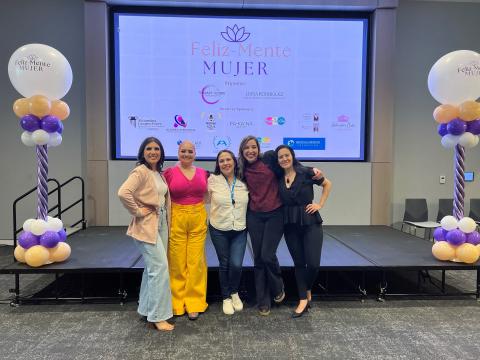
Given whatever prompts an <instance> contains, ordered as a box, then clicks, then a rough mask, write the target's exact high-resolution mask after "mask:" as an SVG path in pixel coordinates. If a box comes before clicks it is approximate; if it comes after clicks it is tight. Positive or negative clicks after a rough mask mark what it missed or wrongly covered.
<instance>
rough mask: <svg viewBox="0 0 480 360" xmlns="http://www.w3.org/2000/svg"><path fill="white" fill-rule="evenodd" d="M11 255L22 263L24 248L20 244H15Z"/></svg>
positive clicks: (23, 260)
mask: <svg viewBox="0 0 480 360" xmlns="http://www.w3.org/2000/svg"><path fill="white" fill-rule="evenodd" d="M13 256H15V259H17V261H19V262H21V263H24V262H25V249H24V248H23V247H21V246H20V245H17V247H16V248H15V250H14V251H13Z"/></svg>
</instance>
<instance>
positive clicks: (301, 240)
mask: <svg viewBox="0 0 480 360" xmlns="http://www.w3.org/2000/svg"><path fill="white" fill-rule="evenodd" d="M285 241H286V243H287V246H288V250H289V251H290V255H292V259H293V263H294V264H295V278H296V280H297V288H298V296H299V298H300V300H305V299H306V298H307V290H311V289H312V286H313V282H314V281H315V279H316V278H317V273H318V268H319V267H320V257H321V255H322V244H323V229H322V224H313V225H308V226H299V225H295V224H288V225H285Z"/></svg>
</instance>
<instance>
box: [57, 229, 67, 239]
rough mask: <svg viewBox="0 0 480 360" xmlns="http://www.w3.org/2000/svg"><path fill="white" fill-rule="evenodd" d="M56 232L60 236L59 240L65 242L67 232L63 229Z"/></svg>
mask: <svg viewBox="0 0 480 360" xmlns="http://www.w3.org/2000/svg"><path fill="white" fill-rule="evenodd" d="M57 234H58V236H59V237H60V241H62V242H65V241H66V240H67V232H66V231H65V230H64V229H62V230H60V231H59V232H57Z"/></svg>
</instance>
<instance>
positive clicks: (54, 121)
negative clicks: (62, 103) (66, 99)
mask: <svg viewBox="0 0 480 360" xmlns="http://www.w3.org/2000/svg"><path fill="white" fill-rule="evenodd" d="M40 122H41V128H42V129H43V130H45V131H46V132H48V133H54V132H57V131H58V129H59V128H60V120H58V118H57V117H55V116H53V115H47V116H44V117H43V118H42V120H40Z"/></svg>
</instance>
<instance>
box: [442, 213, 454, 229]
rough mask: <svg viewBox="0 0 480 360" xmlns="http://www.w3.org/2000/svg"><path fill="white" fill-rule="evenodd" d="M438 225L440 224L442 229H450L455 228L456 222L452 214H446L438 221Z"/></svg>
mask: <svg viewBox="0 0 480 360" xmlns="http://www.w3.org/2000/svg"><path fill="white" fill-rule="evenodd" d="M440 225H442V228H443V229H445V230H448V231H450V230H454V229H456V228H457V226H458V222H457V219H455V217H453V216H452V215H447V216H444V217H443V219H442V220H441V221H440Z"/></svg>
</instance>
